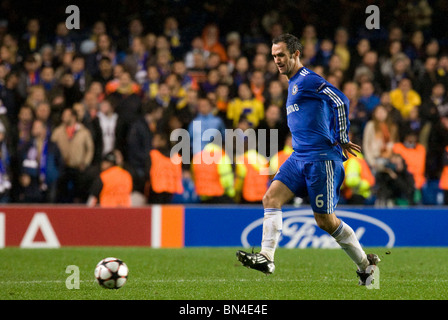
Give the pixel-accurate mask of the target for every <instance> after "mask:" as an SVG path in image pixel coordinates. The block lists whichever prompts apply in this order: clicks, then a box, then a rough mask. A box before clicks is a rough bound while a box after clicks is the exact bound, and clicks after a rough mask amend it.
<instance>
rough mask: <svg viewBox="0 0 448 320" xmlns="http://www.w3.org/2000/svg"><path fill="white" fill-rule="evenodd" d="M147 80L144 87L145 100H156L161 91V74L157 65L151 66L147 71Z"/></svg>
mask: <svg viewBox="0 0 448 320" xmlns="http://www.w3.org/2000/svg"><path fill="white" fill-rule="evenodd" d="M146 71H147V72H146V79H145V81H144V82H143V85H142V91H143V99H144V100H149V99H154V98H155V97H156V95H157V92H158V91H159V84H160V81H161V79H160V73H159V70H157V67H156V66H155V65H149V66H148V68H147V69H146Z"/></svg>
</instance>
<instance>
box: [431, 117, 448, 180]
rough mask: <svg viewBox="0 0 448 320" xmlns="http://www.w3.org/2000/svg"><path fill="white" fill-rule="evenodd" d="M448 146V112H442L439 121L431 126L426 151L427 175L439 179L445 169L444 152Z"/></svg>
mask: <svg viewBox="0 0 448 320" xmlns="http://www.w3.org/2000/svg"><path fill="white" fill-rule="evenodd" d="M446 146H448V113H447V114H442V115H441V116H440V119H439V121H437V123H435V124H434V125H433V126H432V127H431V131H430V133H429V138H428V151H427V153H426V176H427V178H428V179H432V180H433V179H434V180H435V179H439V178H440V174H441V172H442V169H443V153H444V150H445V147H446Z"/></svg>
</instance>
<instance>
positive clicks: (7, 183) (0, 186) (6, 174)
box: [0, 121, 12, 203]
mask: <svg viewBox="0 0 448 320" xmlns="http://www.w3.org/2000/svg"><path fill="white" fill-rule="evenodd" d="M6 134H7V132H6V127H5V125H4V124H3V123H2V122H1V121H0V203H8V202H9V201H10V199H11V198H10V190H11V187H12V184H11V182H12V176H11V174H12V168H11V158H10V151H9V150H8V149H9V146H8V143H7V137H6Z"/></svg>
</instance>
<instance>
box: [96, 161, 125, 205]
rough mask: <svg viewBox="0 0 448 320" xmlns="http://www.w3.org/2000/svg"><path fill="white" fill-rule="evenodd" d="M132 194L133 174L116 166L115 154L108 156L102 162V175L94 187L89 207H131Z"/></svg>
mask: <svg viewBox="0 0 448 320" xmlns="http://www.w3.org/2000/svg"><path fill="white" fill-rule="evenodd" d="M131 193H132V176H131V174H130V173H129V172H128V171H127V170H125V169H123V168H121V167H120V166H118V165H117V164H116V157H115V155H114V153H113V152H110V153H108V154H106V155H105V156H104V157H103V160H102V161H101V173H100V175H99V177H98V178H97V179H96V180H95V181H94V183H93V185H92V188H91V192H90V196H89V199H88V205H89V206H95V205H97V204H99V205H100V206H101V207H130V206H131V204H132V203H131Z"/></svg>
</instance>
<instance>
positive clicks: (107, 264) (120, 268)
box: [95, 257, 129, 289]
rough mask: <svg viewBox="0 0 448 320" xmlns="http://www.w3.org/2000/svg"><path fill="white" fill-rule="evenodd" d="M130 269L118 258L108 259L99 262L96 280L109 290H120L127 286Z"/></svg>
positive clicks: (96, 269)
mask: <svg viewBox="0 0 448 320" xmlns="http://www.w3.org/2000/svg"><path fill="white" fill-rule="evenodd" d="M128 273H129V269H128V266H127V265H126V263H124V262H123V261H121V260H120V259H117V258H112V257H111V258H106V259H103V260H101V261H100V262H98V264H97V265H96V268H95V278H96V280H97V282H98V284H99V285H100V286H102V287H103V288H107V289H120V288H121V287H122V286H124V285H125V283H126V280H127V278H128Z"/></svg>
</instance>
